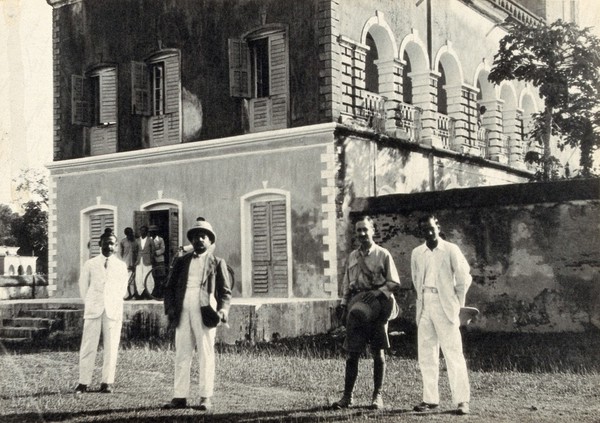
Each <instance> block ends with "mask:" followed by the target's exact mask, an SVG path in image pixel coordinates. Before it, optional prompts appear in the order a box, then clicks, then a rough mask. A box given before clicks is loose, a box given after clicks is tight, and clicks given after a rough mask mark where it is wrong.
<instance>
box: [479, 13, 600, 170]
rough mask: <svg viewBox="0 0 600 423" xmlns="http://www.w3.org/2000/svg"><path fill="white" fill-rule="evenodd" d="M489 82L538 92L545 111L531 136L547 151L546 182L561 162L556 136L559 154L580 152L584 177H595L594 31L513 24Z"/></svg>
mask: <svg viewBox="0 0 600 423" xmlns="http://www.w3.org/2000/svg"><path fill="white" fill-rule="evenodd" d="M488 79H489V80H490V82H493V83H495V84H499V83H500V82H502V81H506V80H515V79H516V80H519V81H526V82H529V83H531V84H532V85H533V86H534V87H537V88H538V90H539V94H540V96H541V97H542V99H543V100H544V107H545V108H544V110H543V111H542V112H541V113H538V114H536V115H534V129H533V131H532V133H531V135H532V136H533V138H534V139H536V140H537V141H538V142H540V141H541V143H542V145H543V149H544V152H543V157H542V158H541V159H540V162H541V164H542V166H543V172H542V179H543V180H548V179H550V173H551V166H552V163H554V162H556V159H555V158H553V157H551V153H550V139H551V137H552V136H553V135H557V136H559V137H560V141H559V148H561V149H562V148H564V147H565V146H567V145H570V146H572V147H575V148H579V150H580V152H581V159H580V165H581V169H582V174H583V175H584V176H589V175H590V173H591V169H592V166H593V157H592V156H593V153H594V151H595V150H596V149H597V148H598V146H600V129H599V128H600V112H599V110H600V39H598V37H596V36H594V35H593V34H591V32H590V28H585V29H580V28H579V27H578V26H577V25H576V24H573V23H569V22H564V21H562V20H558V21H556V22H554V23H552V24H550V25H547V24H540V25H539V26H532V27H529V26H526V25H524V24H521V23H519V22H514V23H511V24H510V25H509V33H508V34H507V35H505V36H504V37H503V38H502V39H501V40H500V47H499V50H498V53H496V55H495V56H494V63H493V65H492V69H491V71H490V75H489V77H488ZM532 159H533V160H535V159H536V158H535V157H529V158H526V160H532Z"/></svg>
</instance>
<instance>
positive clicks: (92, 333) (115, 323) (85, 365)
mask: <svg viewBox="0 0 600 423" xmlns="http://www.w3.org/2000/svg"><path fill="white" fill-rule="evenodd" d="M122 326H123V320H113V319H109V318H108V317H106V312H104V313H102V316H100V317H96V318H94V319H84V321H83V335H82V337H81V348H80V349H79V383H80V384H82V385H90V384H91V382H92V374H93V373H94V366H95V364H96V352H97V350H98V342H99V341H100V331H102V340H103V349H104V353H103V358H102V382H103V383H114V382H115V373H116V369H117V355H118V353H119V342H120V341H121V327H122Z"/></svg>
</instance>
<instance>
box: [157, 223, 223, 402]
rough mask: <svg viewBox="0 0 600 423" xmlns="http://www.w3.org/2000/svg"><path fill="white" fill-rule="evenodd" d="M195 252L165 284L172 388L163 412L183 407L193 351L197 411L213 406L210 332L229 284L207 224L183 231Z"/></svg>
mask: <svg viewBox="0 0 600 423" xmlns="http://www.w3.org/2000/svg"><path fill="white" fill-rule="evenodd" d="M187 238H188V240H189V241H190V242H191V243H192V246H193V248H194V251H190V252H189V253H186V254H184V255H183V256H181V257H178V258H177V259H176V260H175V261H174V263H173V268H172V269H171V272H170V273H169V277H168V278H167V283H166V285H165V292H164V294H165V299H164V304H165V314H166V315H167V316H168V318H169V325H170V327H175V328H176V330H175V383H174V385H175V387H174V395H173V399H172V400H171V401H170V402H169V403H167V404H165V405H164V406H163V408H166V409H173V408H186V407H187V397H188V396H189V392H190V370H191V364H192V356H193V353H194V344H193V341H192V340H194V339H195V341H196V347H197V349H198V361H199V373H200V387H199V391H200V392H199V393H200V410H204V411H208V410H210V409H211V407H212V403H211V397H212V396H213V391H214V382H215V351H214V345H215V334H216V327H217V325H218V324H219V322H223V323H226V322H227V317H228V312H229V302H230V300H231V281H230V279H229V272H228V271H227V264H226V263H225V260H223V259H221V258H219V257H216V256H215V255H213V253H212V250H213V249H212V248H210V247H211V246H212V245H213V244H214V243H215V240H216V235H215V232H214V231H213V228H212V226H211V225H210V223H208V222H207V221H206V220H204V218H201V217H199V218H198V219H196V223H195V225H194V226H193V227H192V228H190V229H189V230H188V232H187Z"/></svg>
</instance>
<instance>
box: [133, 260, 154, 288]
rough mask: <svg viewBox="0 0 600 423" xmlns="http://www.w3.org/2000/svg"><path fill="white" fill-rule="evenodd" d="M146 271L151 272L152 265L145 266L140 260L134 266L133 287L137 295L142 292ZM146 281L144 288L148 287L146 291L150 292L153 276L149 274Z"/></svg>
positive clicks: (152, 286) (152, 285)
mask: <svg viewBox="0 0 600 423" xmlns="http://www.w3.org/2000/svg"><path fill="white" fill-rule="evenodd" d="M148 272H150V273H151V272H152V266H146V265H145V264H144V263H142V262H140V263H139V264H138V265H137V266H136V268H135V287H136V289H137V293H138V294H139V295H142V292H144V279H145V278H146V275H147V274H148ZM146 283H147V286H146V289H148V293H149V294H152V291H153V290H154V276H152V275H150V276H149V277H148V280H147V281H146Z"/></svg>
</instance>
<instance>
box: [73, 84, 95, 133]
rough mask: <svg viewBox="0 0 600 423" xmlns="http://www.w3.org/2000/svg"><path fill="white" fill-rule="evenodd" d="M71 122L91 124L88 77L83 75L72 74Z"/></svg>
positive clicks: (74, 123)
mask: <svg viewBox="0 0 600 423" xmlns="http://www.w3.org/2000/svg"><path fill="white" fill-rule="evenodd" d="M71 123H72V124H73V125H84V126H89V125H90V124H91V122H90V102H89V100H88V95H87V86H86V78H85V77H84V76H82V75H71Z"/></svg>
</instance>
